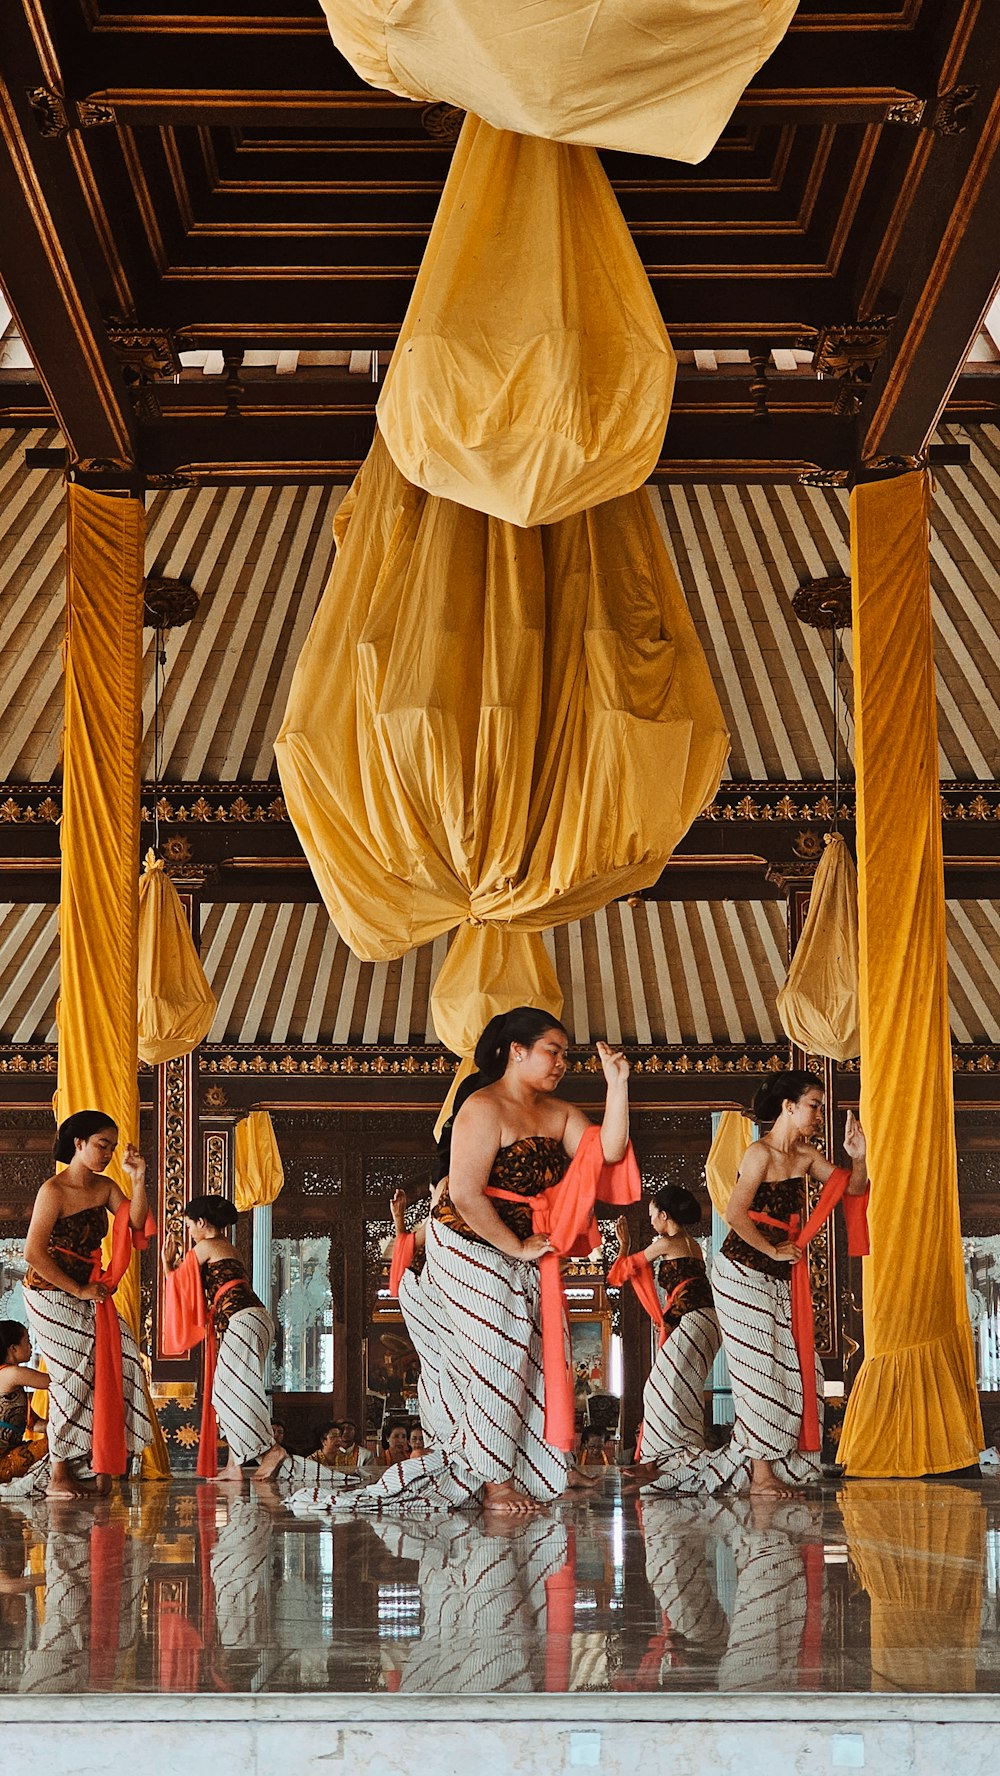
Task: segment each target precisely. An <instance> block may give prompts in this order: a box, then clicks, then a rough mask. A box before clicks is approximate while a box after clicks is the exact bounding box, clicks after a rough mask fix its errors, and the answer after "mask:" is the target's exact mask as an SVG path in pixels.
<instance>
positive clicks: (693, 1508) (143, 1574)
mask: <svg viewBox="0 0 1000 1776" xmlns="http://www.w3.org/2000/svg"><path fill="white" fill-rule="evenodd" d="M95 1691H98V1692H99V1691H105V1692H109V1691H110V1692H119V1693H121V1692H135V1691H140V1692H146V1693H154V1694H155V1693H157V1692H160V1693H164V1692H165V1693H170V1692H192V1691H194V1692H202V1693H205V1694H206V1695H211V1694H226V1693H228V1694H233V1693H235V1694H247V1693H261V1692H263V1693H270V1694H274V1695H277V1694H285V1695H287V1694H289V1693H293V1694H310V1693H311V1694H314V1695H322V1694H331V1693H345V1692H347V1693H355V1694H357V1693H359V1692H404V1693H409V1694H411V1695H414V1696H416V1695H428V1696H431V1695H452V1696H454V1695H463V1694H465V1695H482V1694H490V1693H498V1694H499V1693H508V1694H515V1693H521V1694H531V1693H537V1692H549V1693H550V1694H552V1693H577V1694H581V1693H590V1694H591V1695H596V1694H600V1693H602V1692H611V1693H618V1694H622V1693H632V1694H634V1695H636V1696H638V1695H639V1694H640V1693H649V1694H655V1693H656V1692H661V1693H662V1692H669V1693H672V1694H674V1695H680V1694H682V1693H687V1694H690V1693H692V1692H694V1693H698V1694H706V1693H712V1692H714V1693H716V1694H719V1693H721V1694H727V1693H733V1694H735V1693H748V1692H769V1693H774V1692H786V1693H790V1692H803V1691H808V1692H812V1693H813V1694H814V1695H815V1694H819V1695H822V1694H837V1693H854V1694H858V1693H866V1692H882V1693H885V1692H894V1693H896V1694H899V1693H907V1692H933V1693H937V1694H940V1693H942V1692H944V1693H952V1694H956V1695H969V1694H971V1693H974V1692H977V1691H978V1692H980V1693H986V1694H993V1693H996V1692H997V1691H1000V1487H998V1486H997V1485H996V1483H995V1482H984V1483H983V1484H982V1485H977V1484H969V1483H965V1482H963V1483H954V1482H946V1481H945V1482H934V1483H922V1482H904V1483H895V1484H890V1483H887V1482H877V1483H876V1482H870V1483H861V1482H854V1483H850V1484H846V1485H841V1486H839V1487H838V1486H833V1485H831V1486H829V1487H828V1488H827V1489H826V1490H825V1491H824V1494H823V1495H822V1496H820V1497H815V1498H810V1499H803V1500H796V1501H793V1502H790V1503H779V1502H775V1501H757V1502H756V1503H753V1504H751V1503H750V1502H749V1501H741V1500H737V1499H732V1500H728V1501H723V1500H719V1501H714V1502H710V1501H705V1502H694V1501H690V1500H669V1499H663V1500H656V1501H646V1502H644V1503H643V1504H642V1505H641V1506H640V1505H638V1504H637V1503H636V1501H635V1500H634V1499H631V1498H626V1499H623V1498H622V1497H621V1495H620V1491H619V1487H618V1482H617V1477H616V1476H614V1475H612V1474H610V1473H609V1475H608V1476H607V1477H606V1478H605V1479H604V1480H603V1481H602V1483H601V1486H600V1489H599V1490H598V1492H596V1493H595V1494H593V1495H591V1496H589V1497H588V1498H587V1499H586V1501H585V1502H583V1503H580V1504H574V1505H572V1506H561V1507H558V1508H557V1509H556V1510H555V1511H554V1512H553V1513H552V1514H550V1515H548V1516H546V1517H543V1518H540V1519H537V1520H535V1521H534V1522H532V1523H529V1524H528V1525H521V1526H517V1527H511V1528H510V1530H509V1531H508V1532H506V1533H493V1534H489V1533H487V1532H486V1531H485V1530H484V1528H483V1525H482V1523H481V1521H480V1520H479V1519H476V1518H469V1517H442V1518H435V1519H430V1520H428V1521H419V1522H413V1521H403V1522H400V1521H394V1520H392V1519H389V1518H384V1519H381V1520H376V1521H372V1520H366V1519H353V1518H352V1519H348V1520H346V1521H335V1522H333V1523H332V1524H331V1522H330V1520H329V1519H326V1518H298V1517H294V1516H292V1515H291V1514H290V1513H289V1512H288V1511H287V1510H286V1509H285V1508H284V1506H283V1505H282V1504H281V1503H280V1501H279V1500H278V1499H277V1498H276V1497H271V1498H264V1497H262V1496H260V1493H259V1491H258V1490H257V1489H255V1488H254V1487H253V1486H251V1485H249V1484H245V1485H244V1487H243V1489H242V1491H240V1490H239V1489H236V1491H235V1496H234V1492H233V1489H230V1488H227V1487H225V1486H223V1485H220V1484H212V1483H208V1484H206V1483H199V1482H197V1481H194V1480H189V1479H177V1480H174V1481H172V1482H171V1483H170V1484H169V1485H134V1486H132V1487H131V1488H128V1489H124V1490H123V1492H122V1495H121V1498H120V1499H119V1498H116V1499H113V1500H111V1501H108V1502H106V1503H95V1504H86V1505H74V1504H67V1503H55V1502H52V1503H45V1502H42V1503H38V1504H36V1505H33V1506H31V1507H28V1506H18V1507H14V1506H13V1505H3V1506H0V1693H6V1694H9V1695H10V1694H20V1695H32V1694H34V1695H39V1694H42V1693H48V1694H53V1695H54V1694H67V1695H72V1694H80V1693H84V1692H95Z"/></svg>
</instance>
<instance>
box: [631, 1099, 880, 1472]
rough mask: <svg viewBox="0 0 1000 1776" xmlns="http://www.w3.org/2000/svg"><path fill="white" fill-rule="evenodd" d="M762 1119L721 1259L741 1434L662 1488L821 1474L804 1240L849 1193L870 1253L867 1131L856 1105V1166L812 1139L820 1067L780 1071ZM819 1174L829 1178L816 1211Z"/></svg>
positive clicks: (853, 1227)
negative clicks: (813, 1189)
mask: <svg viewBox="0 0 1000 1776" xmlns="http://www.w3.org/2000/svg"><path fill="white" fill-rule="evenodd" d="M754 1116H755V1118H756V1120H757V1122H758V1123H761V1124H769V1125H770V1127H769V1128H768V1132H767V1134H765V1135H764V1136H763V1137H762V1138H761V1139H760V1140H758V1141H754V1142H752V1143H751V1145H750V1146H749V1147H748V1148H747V1151H746V1153H745V1154H744V1156H743V1161H742V1163H741V1165H740V1171H739V1177H738V1179H737V1181H736V1184H735V1185H734V1187H733V1192H732V1195H731V1197H730V1199H729V1203H728V1206H727V1209H726V1220H727V1221H728V1223H729V1227H730V1229H731V1231H730V1233H729V1234H728V1235H727V1237H726V1240H725V1243H724V1244H723V1246H722V1249H721V1251H720V1252H719V1253H718V1255H717V1257H716V1259H715V1263H714V1265H713V1267H712V1288H713V1293H714V1296H715V1309H716V1313H717V1314H718V1318H719V1325H720V1327H721V1329H722V1342H723V1345H724V1347H725V1352H726V1360H727V1362H728V1365H729V1375H730V1382H731V1385H732V1390H733V1407H734V1411H735V1415H736V1417H735V1423H734V1426H733V1434H732V1439H731V1441H730V1443H729V1444H728V1446H727V1447H726V1448H725V1449H720V1450H717V1451H714V1452H711V1451H706V1452H705V1454H704V1455H701V1456H697V1457H695V1458H687V1457H685V1456H684V1455H683V1454H682V1455H679V1456H677V1457H675V1458H673V1459H671V1460H669V1461H668V1462H667V1463H666V1464H665V1465H663V1464H661V1467H660V1471H659V1474H658V1477H657V1479H656V1480H655V1481H654V1482H653V1483H652V1487H651V1490H652V1491H664V1492H670V1491H673V1492H700V1491H706V1492H717V1491H719V1490H720V1489H722V1488H723V1487H731V1488H732V1489H733V1490H735V1491H737V1492H747V1491H749V1492H751V1493H763V1494H768V1495H771V1496H773V1497H777V1498H788V1497H790V1496H792V1495H793V1494H794V1492H795V1490H796V1489H798V1488H801V1487H802V1486H805V1485H808V1484H809V1482H810V1481H812V1480H816V1479H818V1477H819V1473H820V1463H819V1451H820V1441H821V1432H822V1422H821V1414H822V1396H823V1371H822V1369H821V1367H820V1363H819V1359H818V1357H817V1356H816V1351H815V1344H814V1335H813V1327H812V1306H811V1301H810V1297H809V1270H808V1259H807V1257H806V1255H805V1247H806V1246H807V1244H808V1241H809V1240H810V1238H811V1237H812V1235H813V1234H814V1233H815V1232H816V1229H817V1228H818V1227H820V1226H821V1225H822V1224H823V1222H824V1221H825V1220H826V1219H827V1217H828V1216H829V1215H830V1214H831V1213H832V1211H833V1208H834V1205H835V1204H836V1203H837V1202H838V1201H840V1200H841V1199H843V1204H844V1210H845V1217H846V1220H847V1226H848V1249H849V1250H850V1251H851V1252H852V1254H853V1255H855V1256H862V1255H863V1254H864V1253H865V1252H866V1251H867V1249H868V1247H867V1233H866V1226H865V1210H864V1197H865V1193H866V1191H867V1185H868V1168H867V1165H866V1160H865V1152H866V1148H865V1137H864V1133H863V1131H862V1129H861V1125H860V1123H859V1122H858V1121H857V1120H856V1119H855V1117H854V1116H852V1115H851V1114H850V1113H849V1114H848V1117H847V1127H846V1130H845V1134H844V1147H845V1150H846V1152H847V1154H848V1157H849V1159H850V1161H851V1166H850V1169H849V1170H848V1169H847V1168H846V1167H836V1168H835V1167H834V1166H833V1165H831V1163H830V1161H829V1160H828V1159H826V1158H824V1156H823V1154H822V1153H820V1152H819V1150H818V1149H817V1148H816V1147H814V1146H813V1141H814V1139H815V1137H816V1136H817V1135H818V1134H819V1132H820V1130H821V1129H822V1127H823V1082H822V1080H821V1079H818V1078H817V1077H816V1075H815V1074H813V1073H805V1072H801V1071H793V1072H788V1073H778V1074H776V1075H775V1077H774V1079H773V1080H770V1081H768V1083H767V1084H766V1085H764V1086H762V1087H761V1089H760V1091H759V1092H758V1093H757V1096H756V1098H755V1099H754ZM810 1180H814V1181H817V1182H820V1183H822V1184H823V1186H824V1188H823V1191H822V1194H821V1196H820V1200H819V1202H818V1203H817V1205H816V1208H815V1209H814V1210H813V1211H812V1213H811V1214H810V1213H809V1205H808V1184H809V1182H810ZM845 1193H846V1194H845ZM800 1267H801V1276H800V1277H798V1279H797V1280H796V1274H795V1273H796V1271H797V1270H798V1269H799V1268H800Z"/></svg>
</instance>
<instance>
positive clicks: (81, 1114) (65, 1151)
mask: <svg viewBox="0 0 1000 1776" xmlns="http://www.w3.org/2000/svg"><path fill="white" fill-rule="evenodd" d="M117 1128H118V1124H117V1123H116V1121H115V1119H114V1117H113V1116H105V1114H104V1111H103V1110H78V1111H77V1112H76V1114H75V1115H74V1116H67V1118H66V1120H65V1122H61V1123H60V1124H59V1127H58V1129H57V1130H56V1138H55V1140H54V1141H53V1143H52V1157H53V1159H54V1160H56V1161H57V1163H58V1164H59V1165H69V1163H70V1160H71V1159H75V1158H76V1147H75V1145H74V1143H75V1142H76V1141H89V1140H90V1137H91V1135H96V1134H99V1133H100V1131H101V1129H115V1130H116V1131H117Z"/></svg>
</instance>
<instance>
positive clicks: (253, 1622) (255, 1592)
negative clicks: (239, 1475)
mask: <svg viewBox="0 0 1000 1776" xmlns="http://www.w3.org/2000/svg"><path fill="white" fill-rule="evenodd" d="M250 1492H251V1496H250V1497H249V1498H241V1497H238V1496H237V1497H232V1498H230V1500H229V1518H228V1521H227V1523H226V1524H225V1526H224V1528H222V1529H220V1530H219V1531H218V1534H217V1536H216V1541H215V1547H214V1548H213V1549H212V1555H211V1573H212V1584H213V1586H214V1588H215V1620H216V1624H217V1626H218V1631H219V1640H220V1642H221V1644H222V1645H223V1646H224V1647H243V1648H245V1649H251V1648H259V1647H264V1646H269V1645H270V1644H271V1632H270V1612H271V1589H270V1565H269V1562H268V1554H269V1552H270V1547H271V1535H272V1529H273V1525H272V1520H271V1515H270V1513H269V1511H267V1510H266V1508H265V1506H264V1505H263V1504H262V1502H261V1500H260V1498H259V1497H258V1496H257V1494H255V1493H254V1491H253V1488H252V1487H251V1488H250Z"/></svg>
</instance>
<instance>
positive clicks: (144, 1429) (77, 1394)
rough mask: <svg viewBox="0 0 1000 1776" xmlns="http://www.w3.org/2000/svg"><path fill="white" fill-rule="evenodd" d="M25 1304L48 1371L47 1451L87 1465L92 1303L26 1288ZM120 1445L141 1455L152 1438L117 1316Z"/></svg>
mask: <svg viewBox="0 0 1000 1776" xmlns="http://www.w3.org/2000/svg"><path fill="white" fill-rule="evenodd" d="M24 1308H25V1312H26V1314H27V1316H28V1324H29V1326H30V1327H31V1332H32V1339H33V1342H34V1344H35V1347H36V1349H37V1350H38V1351H39V1352H40V1353H41V1355H42V1356H43V1357H44V1359H45V1367H46V1369H47V1370H48V1373H49V1417H48V1439H49V1454H50V1456H51V1457H52V1459H53V1460H54V1461H68V1462H77V1463H82V1464H84V1465H88V1466H89V1464H90V1459H91V1447H92V1443H93V1433H94V1336H95V1334H94V1321H95V1304H94V1302H93V1301H78V1300H77V1299H76V1297H75V1296H73V1295H67V1294H66V1292H65V1290H63V1289H25V1291H24ZM119 1325H120V1328H121V1343H122V1393H123V1397H124V1402H125V1447H126V1450H127V1453H128V1454H129V1455H130V1456H133V1455H140V1454H141V1453H142V1451H143V1450H144V1449H145V1448H146V1446H147V1444H148V1443H150V1442H151V1441H152V1437H153V1427H152V1425H151V1424H150V1422H149V1411H148V1408H147V1405H146V1386H145V1378H144V1376H143V1370H142V1364H141V1362H140V1360H139V1350H138V1346H137V1345H136V1342H135V1339H134V1338H133V1336H132V1333H131V1331H130V1330H129V1328H128V1326H127V1325H126V1324H125V1322H124V1320H122V1319H121V1316H120V1315H119Z"/></svg>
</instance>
